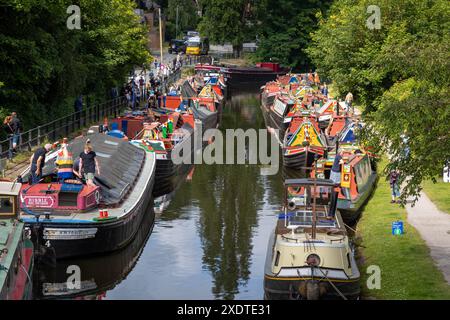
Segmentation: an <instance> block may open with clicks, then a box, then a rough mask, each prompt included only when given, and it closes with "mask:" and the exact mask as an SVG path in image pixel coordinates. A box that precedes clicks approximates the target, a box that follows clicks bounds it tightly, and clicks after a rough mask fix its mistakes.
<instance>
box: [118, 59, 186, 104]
mask: <svg viewBox="0 0 450 320" xmlns="http://www.w3.org/2000/svg"><path fill="white" fill-rule="evenodd" d="M153 66H154V68H153V69H152V70H150V71H149V72H148V74H145V71H142V72H141V73H140V74H138V75H137V76H136V75H133V77H132V79H131V80H130V81H129V82H128V83H127V84H126V85H125V86H124V87H123V89H122V92H121V93H122V96H125V97H126V100H127V103H128V107H129V108H130V109H132V110H135V109H137V108H138V107H139V106H142V104H144V106H145V108H158V107H162V104H163V102H164V101H163V100H164V96H165V94H166V93H165V91H166V90H165V89H166V88H165V84H166V80H167V77H169V76H170V75H171V74H173V73H175V72H177V71H179V70H180V69H181V67H182V66H183V59H182V56H181V54H178V55H177V56H176V57H175V58H173V60H172V61H171V63H169V64H162V63H160V62H158V60H157V59H155V61H154V63H153ZM169 91H170V90H169Z"/></svg>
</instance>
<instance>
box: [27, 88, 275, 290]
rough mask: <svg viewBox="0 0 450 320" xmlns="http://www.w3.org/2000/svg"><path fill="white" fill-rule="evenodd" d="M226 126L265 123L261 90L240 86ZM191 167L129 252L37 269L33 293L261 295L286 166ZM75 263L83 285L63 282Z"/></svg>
mask: <svg viewBox="0 0 450 320" xmlns="http://www.w3.org/2000/svg"><path fill="white" fill-rule="evenodd" d="M221 128H222V129H226V128H230V129H233V128H241V129H244V130H246V129H249V128H255V129H263V128H265V125H264V119H263V116H262V113H261V109H260V105H259V92H258V91H255V90H253V92H251V91H248V92H239V93H236V92H235V93H234V94H233V96H232V98H231V100H229V101H228V102H227V104H226V106H225V108H224V110H223V114H222V122H221ZM193 170H194V171H193V174H192V177H191V178H190V179H187V181H185V182H184V183H183V184H182V185H181V186H180V188H179V189H178V190H177V191H176V193H175V194H174V195H173V197H172V198H171V201H170V204H169V205H168V207H167V208H166V209H165V210H164V211H163V212H162V213H160V214H157V216H156V219H155V223H154V224H152V221H144V222H143V224H142V226H141V229H140V230H139V232H138V234H137V236H136V239H135V240H134V241H133V243H131V244H130V246H128V247H127V248H125V249H124V250H121V251H119V252H116V253H114V254H111V255H108V256H101V257H95V258H88V259H82V260H73V261H62V262H58V265H57V266H56V268H55V267H47V268H46V267H39V268H38V270H37V271H36V272H35V297H36V298H45V297H48V296H53V297H59V298H74V297H76V298H81V299H83V298H84V299H95V298H102V299H263V295H264V289H263V276H264V262H265V257H266V250H267V242H268V238H269V234H270V233H271V232H272V230H273V227H274V225H275V221H276V214H277V209H279V207H280V203H281V199H282V193H283V191H282V190H283V189H282V173H281V170H280V172H279V173H278V174H276V175H271V176H267V175H264V174H263V173H262V171H261V167H260V166H258V165H206V164H202V165H196V166H195V167H194V168H193ZM148 216H150V215H148ZM149 220H150V219H149ZM71 266H72V267H71ZM73 266H75V267H73ZM68 268H69V269H68ZM73 268H75V269H76V268H79V269H78V270H79V272H80V276H81V279H82V285H81V289H79V291H76V290H66V289H65V286H64V281H65V279H68V277H70V276H71V275H72V274H73V272H74V271H73V270H74V269H73ZM74 293H75V294H74Z"/></svg>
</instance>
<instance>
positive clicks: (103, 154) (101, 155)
mask: <svg viewBox="0 0 450 320" xmlns="http://www.w3.org/2000/svg"><path fill="white" fill-rule="evenodd" d="M95 153H96V154H97V155H98V156H99V157H102V158H111V155H110V154H107V153H103V152H98V151H96V152H95Z"/></svg>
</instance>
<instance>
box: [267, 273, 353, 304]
mask: <svg viewBox="0 0 450 320" xmlns="http://www.w3.org/2000/svg"><path fill="white" fill-rule="evenodd" d="M316 280H317V281H319V280H320V279H319V278H318V279H316ZM330 280H331V282H333V285H335V286H336V288H337V289H338V290H339V291H340V292H341V293H342V294H343V295H344V296H345V297H346V298H347V299H349V300H356V299H358V298H359V295H360V284H359V279H352V280H348V281H342V280H333V279H330ZM308 281H311V280H300V279H299V280H293V279H292V278H281V277H279V278H277V277H272V276H268V275H266V276H265V277H264V299H265V300H306V297H304V296H302V295H301V294H300V293H299V288H300V286H306V285H307V282H308ZM319 286H321V287H323V288H324V289H325V290H326V292H325V293H323V294H322V295H320V297H319V299H321V300H342V297H341V296H340V295H339V293H338V292H337V291H336V290H335V289H334V288H333V287H332V286H331V285H330V283H329V282H328V281H327V280H326V279H322V281H319Z"/></svg>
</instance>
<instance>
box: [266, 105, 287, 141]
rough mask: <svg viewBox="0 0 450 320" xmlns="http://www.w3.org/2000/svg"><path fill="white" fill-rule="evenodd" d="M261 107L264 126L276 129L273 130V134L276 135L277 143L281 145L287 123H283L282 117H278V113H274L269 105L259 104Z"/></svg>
mask: <svg viewBox="0 0 450 320" xmlns="http://www.w3.org/2000/svg"><path fill="white" fill-rule="evenodd" d="M261 108H262V112H263V118H264V122H265V124H266V127H267V128H272V129H274V130H277V132H274V133H273V134H275V135H276V138H277V140H278V143H280V145H281V144H282V143H283V139H284V134H285V132H286V130H287V128H288V126H289V123H284V117H280V116H279V115H278V114H276V113H274V112H273V111H272V110H271V109H270V107H269V106H265V105H261Z"/></svg>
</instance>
